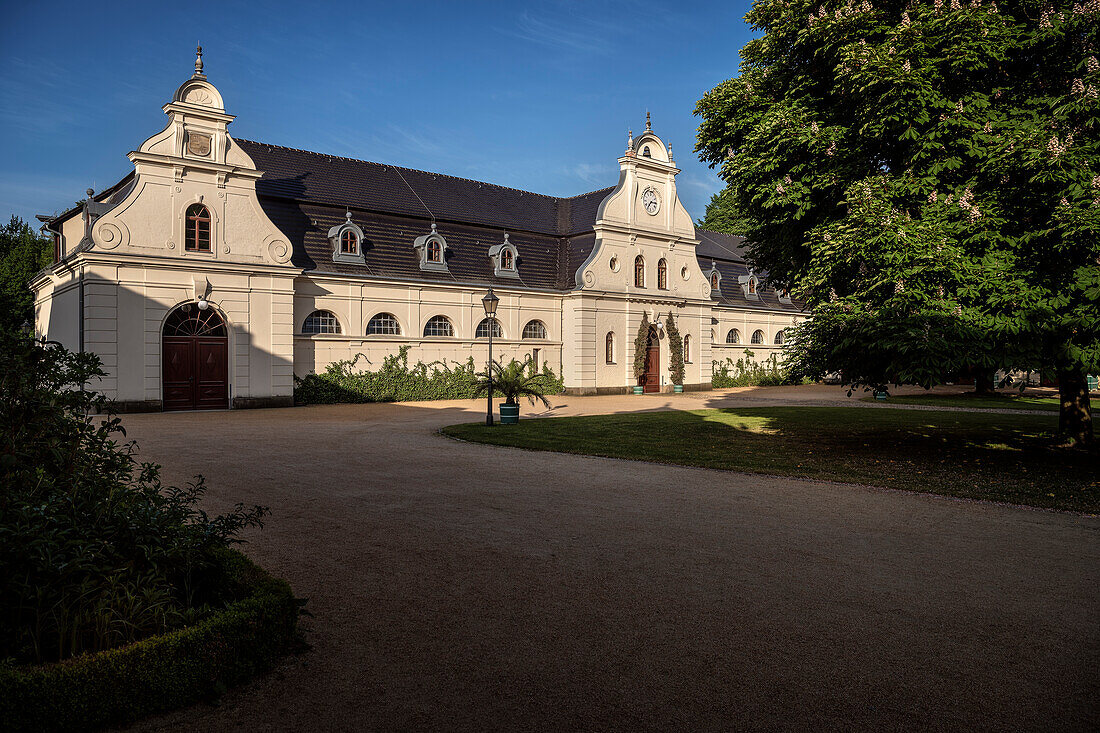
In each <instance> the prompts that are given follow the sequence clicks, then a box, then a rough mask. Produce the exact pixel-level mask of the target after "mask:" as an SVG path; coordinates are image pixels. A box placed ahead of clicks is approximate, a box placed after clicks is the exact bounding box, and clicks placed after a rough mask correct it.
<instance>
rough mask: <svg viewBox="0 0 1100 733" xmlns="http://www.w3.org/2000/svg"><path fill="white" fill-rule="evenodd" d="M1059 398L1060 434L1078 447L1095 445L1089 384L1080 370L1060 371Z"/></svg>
mask: <svg viewBox="0 0 1100 733" xmlns="http://www.w3.org/2000/svg"><path fill="white" fill-rule="evenodd" d="M1058 396H1059V402H1060V405H1059V410H1058V433H1059V434H1060V435H1061V436H1062V437H1064V438H1066V439H1067V440H1069V441H1072V442H1073V443H1075V444H1076V445H1079V446H1091V445H1093V441H1094V440H1095V438H1094V435H1093V430H1092V406H1091V404H1090V403H1089V388H1088V382H1087V381H1086V380H1085V375H1084V373H1083V372H1082V371H1081V369H1080V368H1077V369H1059V370H1058Z"/></svg>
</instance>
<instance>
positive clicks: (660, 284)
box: [657, 257, 668, 290]
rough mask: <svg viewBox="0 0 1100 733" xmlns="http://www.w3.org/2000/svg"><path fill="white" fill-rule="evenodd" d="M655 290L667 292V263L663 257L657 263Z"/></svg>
mask: <svg viewBox="0 0 1100 733" xmlns="http://www.w3.org/2000/svg"><path fill="white" fill-rule="evenodd" d="M657 289H658V290H668V263H667V262H665V259H664V258H663V257H662V258H661V259H660V260H658V262H657Z"/></svg>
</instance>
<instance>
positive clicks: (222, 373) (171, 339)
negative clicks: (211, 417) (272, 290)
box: [161, 303, 229, 410]
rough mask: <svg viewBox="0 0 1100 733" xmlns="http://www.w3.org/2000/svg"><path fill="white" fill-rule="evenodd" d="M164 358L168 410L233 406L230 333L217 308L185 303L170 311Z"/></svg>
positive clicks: (166, 323)
mask: <svg viewBox="0 0 1100 733" xmlns="http://www.w3.org/2000/svg"><path fill="white" fill-rule="evenodd" d="M161 361H162V364H163V370H162V378H163V381H162V384H163V387H164V409H165V410H218V409H225V408H226V407H228V406H229V335H228V332H227V330H226V328H225V321H224V320H223V319H222V317H221V316H220V315H218V313H217V312H216V311H214V309H213V308H207V309H206V310H199V307H198V305H196V304H195V303H184V304H183V305H181V306H180V307H179V308H176V309H175V310H174V311H172V312H171V313H169V314H168V318H167V319H166V320H165V321H164V333H163V350H162V354H161Z"/></svg>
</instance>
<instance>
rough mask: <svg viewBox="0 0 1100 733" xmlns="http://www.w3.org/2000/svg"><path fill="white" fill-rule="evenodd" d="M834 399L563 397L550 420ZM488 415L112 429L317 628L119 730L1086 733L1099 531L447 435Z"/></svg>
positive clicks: (222, 421)
mask: <svg viewBox="0 0 1100 733" xmlns="http://www.w3.org/2000/svg"><path fill="white" fill-rule="evenodd" d="M839 400H844V401H846V402H847V400H846V399H845V397H844V393H843V391H842V390H840V389H839V388H830V387H808V388H807V387H800V388H772V389H741V390H729V391H724V392H708V393H689V394H685V395H653V396H646V397H634V396H621V397H587V398H578V397H561V398H555V400H554V402H555V405H556V407H555V409H554V410H553V412H552V414H556V415H558V414H560V415H573V414H595V413H607V412H620V411H636V410H656V409H670V408H671V409H677V408H680V409H697V408H701V407H721V406H724V405H726V406H735V405H758V404H795V403H808V404H809V403H826V402H827V403H829V404H835V403H836V401H839ZM851 402H853V403H854V402H855V400H852V401H851ZM862 404H863V405H864V406H866V407H867V409H874V408H875V407H876V406H875V405H867V404H866V403H862ZM484 409H485V407H484V403H483V402H480V401H478V402H447V403H416V404H397V405H339V406H322V407H305V408H295V409H281V410H251V411H235V412H206V413H201V412H200V413H176V414H171V413H169V414H147V415H131V416H126V418H125V420H124V424H125V425H126V426H127V429H128V431H129V437H131V438H134V439H136V440H137V441H138V442H139V445H140V447H141V454H140V455H141V457H142V459H144V460H152V461H157V462H160V463H162V464H163V465H164V467H165V476H166V478H167V479H169V480H170V481H173V482H177V483H178V482H183V481H186V480H188V478H189V477H190V476H192V475H193V474H196V473H202V474H204V475H205V476H206V478H207V480H208V483H209V486H210V490H209V493H208V495H207V502H206V506H207V508H208V509H210V510H212V511H217V510H220V509H224V508H225V507H227V506H229V505H231V504H233V503H236V502H245V503H261V504H266V505H268V506H270V507H271V509H272V514H271V516H270V518H269V519H268V521H267V523H266V526H265V528H264V529H263V530H262V531H260V532H253V533H251V534H250V535H249V540H250V543H249V544H248V545H246V546H245V547H244V549H245V551H246V552H247V553H248V554H249V555H250V556H252V557H253V558H254V559H256V560H257V561H259V562H260V563H261V564H262V565H264V566H265V567H266V568H268V569H269V570H270V571H271V572H273V573H274V574H276V575H279V576H281V577H283V578H285V579H287V580H288V581H289V582H290V583H291V585H292V586H293V587H294V589H295V591H297V593H298V594H299V595H301V596H305V597H308V598H309V604H308V609H309V610H310V612H311V613H312V614H313V617H312V618H305V619H303V622H302V626H303V628H304V629H305V631H306V639H307V641H308V643H309V644H310V645H311V646H312V649H311V650H310V651H308V652H306V653H304V654H301V655H299V656H296V657H292V658H290V659H288V660H287V661H285V662H284V663H283V664H281V665H280V666H279V667H278V668H277V669H276V670H275V671H274V672H272V673H271V674H269V675H267V676H266V677H264V678H262V679H260V680H256V681H254V682H252V683H251V684H249V685H246V686H244V687H241V688H239V689H235V690H233V691H231V692H230V693H229V694H227V695H226V696H225V697H224V698H223V699H222V701H221V703H220V704H219V705H218V706H209V705H197V706H193V707H191V708H189V709H186V710H183V711H178V712H175V713H171V714H169V715H166V716H162V717H160V718H156V719H153V720H150V721H146V722H145V723H143V724H141V725H139V726H137V729H139V730H157V729H175V728H187V729H189V730H217V731H226V730H284V729H286V730H290V729H292V730H470V731H475V730H478V731H480V730H608V729H614V730H639V729H647V730H669V729H680V730H718V729H745V728H748V729H770V730H775V729H802V730H805V729H812V728H816V729H821V728H828V729H838V728H844V729H860V730H869V729H934V730H956V729H986V730H994V729H1000V730H1004V729H1034V730H1039V729H1048V730H1051V729H1061V730H1067V729H1068V730H1086V729H1096V727H1098V726H1100V708H1098V702H1097V701H1098V700H1100V671H1098V670H1100V518H1097V517H1094V516H1080V515H1073V514H1060V513H1053V512H1046V511H1037V510H1028V509H1021V508H1017V507H1011V506H1002V505H995V504H987V503H978V502H970V501H960V500H952V499H947V498H943V497H937V496H931V495H924V494H910V493H904V492H895V491H885V490H879V489H874V488H868V487H860V486H852V485H844V484H830V483H820V482H811V481H804V480H795V479H784V478H768V477H760V476H750V475H744V474H734V473H723V472H717V471H709V470H703V469H692V468H680V467H674V466H662V465H653V464H646V463H640V462H629V461H617V460H608V459H598V458H586V457H582V456H571V455H560V454H554V453H538V452H527V451H519V450H513V449H507V448H494V447H491V446H486V445H473V444H467V443H461V442H457V441H453V440H450V439H448V438H445V437H442V436H440V435H438V434H437V433H436V431H437V429H438V428H439V427H441V426H444V425H448V424H453V423H458V422H470V421H474V420H478V419H483V416H484ZM524 414H525V415H526V414H528V408H526V406H525V408H524ZM661 439H662V436H661V435H654V436H653V440H654V441H660V440H661ZM706 449H707V446H700V450H706Z"/></svg>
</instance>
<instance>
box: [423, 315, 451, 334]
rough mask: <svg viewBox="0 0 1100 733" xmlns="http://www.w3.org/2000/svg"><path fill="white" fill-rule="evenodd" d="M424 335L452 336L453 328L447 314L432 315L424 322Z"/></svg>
mask: <svg viewBox="0 0 1100 733" xmlns="http://www.w3.org/2000/svg"><path fill="white" fill-rule="evenodd" d="M424 335H425V336H454V335H455V329H454V326H452V325H451V319H450V318H447V316H432V317H431V318H429V319H428V322H427V323H425V324H424Z"/></svg>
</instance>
